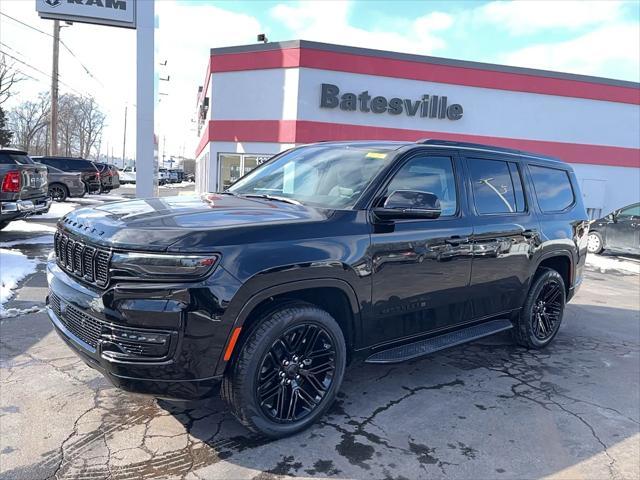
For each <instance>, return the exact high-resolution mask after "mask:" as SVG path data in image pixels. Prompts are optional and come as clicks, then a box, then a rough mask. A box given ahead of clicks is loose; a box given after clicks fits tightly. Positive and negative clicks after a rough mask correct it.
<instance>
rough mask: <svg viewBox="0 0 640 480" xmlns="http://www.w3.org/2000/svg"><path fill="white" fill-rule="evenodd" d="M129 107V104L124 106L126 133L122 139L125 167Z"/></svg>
mask: <svg viewBox="0 0 640 480" xmlns="http://www.w3.org/2000/svg"><path fill="white" fill-rule="evenodd" d="M127 107H128V105H125V106H124V135H123V139H122V168H124V156H125V151H126V148H127Z"/></svg>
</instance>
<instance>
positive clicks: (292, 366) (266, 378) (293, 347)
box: [256, 324, 336, 422]
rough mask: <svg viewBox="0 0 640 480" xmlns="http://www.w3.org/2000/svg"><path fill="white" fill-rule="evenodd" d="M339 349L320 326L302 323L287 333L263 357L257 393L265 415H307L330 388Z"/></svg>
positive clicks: (282, 418)
mask: <svg viewBox="0 0 640 480" xmlns="http://www.w3.org/2000/svg"><path fill="white" fill-rule="evenodd" d="M335 357H336V348H335V345H334V344H333V340H332V339H331V336H330V335H329V333H328V332H327V331H326V330H325V329H324V328H322V327H321V326H319V325H314V324H301V325H296V326H295V327H292V328H290V329H289V330H287V331H286V332H284V333H283V334H282V335H281V336H280V337H279V338H278V339H277V340H276V341H275V342H273V344H272V345H271V348H270V349H269V351H268V352H267V354H266V355H265V356H264V358H263V360H262V364H261V366H260V370H259V377H258V382H257V385H256V386H257V392H256V393H257V396H258V400H259V402H260V407H261V408H262V411H263V412H264V414H265V415H266V416H267V417H268V418H270V419H272V420H274V421H276V422H295V421H297V420H300V419H302V418H304V417H306V416H307V415H308V414H309V413H311V412H312V411H313V410H314V409H315V408H316V407H317V406H318V405H319V404H320V402H321V401H322V399H323V398H324V396H325V395H326V394H327V391H328V390H329V388H330V387H331V383H332V381H333V378H334V375H335V370H336V365H335Z"/></svg>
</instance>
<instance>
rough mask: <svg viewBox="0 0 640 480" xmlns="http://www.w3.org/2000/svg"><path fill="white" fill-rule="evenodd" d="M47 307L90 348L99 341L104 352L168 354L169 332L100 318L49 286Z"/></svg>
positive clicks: (133, 355) (113, 354) (151, 356)
mask: <svg viewBox="0 0 640 480" xmlns="http://www.w3.org/2000/svg"><path fill="white" fill-rule="evenodd" d="M49 307H50V308H51V310H53V313H54V314H55V315H56V317H57V318H58V320H59V321H60V322H61V323H62V324H63V325H64V326H65V328H66V329H67V330H68V331H69V332H71V333H72V334H73V335H74V336H75V337H77V338H78V339H80V340H82V341H83V342H84V343H86V344H87V345H89V346H90V347H91V348H93V349H94V350H97V349H98V345H99V344H100V343H101V342H102V346H101V347H100V350H101V352H102V354H103V355H104V356H107V357H113V358H121V359H133V360H145V359H147V360H151V359H161V358H164V357H166V356H167V355H168V354H169V351H170V350H169V347H170V344H171V335H172V334H171V333H170V332H166V331H159V330H146V329H145V330H140V329H133V328H127V327H122V326H119V325H115V324H113V323H109V322H106V321H104V320H100V319H98V318H96V317H93V316H92V315H89V314H88V313H85V312H83V311H82V310H80V309H79V308H77V307H75V306H73V305H71V304H70V303H68V302H66V301H64V300H62V299H61V298H60V297H59V296H58V295H56V294H55V293H53V291H51V290H49ZM173 335H174V336H175V333H174V334H173Z"/></svg>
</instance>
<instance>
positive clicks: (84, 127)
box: [78, 97, 106, 158]
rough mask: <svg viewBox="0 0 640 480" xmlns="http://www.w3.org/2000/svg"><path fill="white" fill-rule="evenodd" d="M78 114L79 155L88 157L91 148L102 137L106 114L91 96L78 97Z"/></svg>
mask: <svg viewBox="0 0 640 480" xmlns="http://www.w3.org/2000/svg"><path fill="white" fill-rule="evenodd" d="M78 114H79V115H78V127H79V135H80V142H79V146H80V156H81V157H83V158H89V156H90V155H91V151H92V149H93V148H94V147H95V146H97V145H98V143H99V140H100V139H101V138H102V130H103V129H104V122H105V118H106V116H105V114H104V113H103V112H102V111H101V110H100V106H99V105H98V103H97V102H96V100H95V99H94V98H93V97H80V102H79V103H78ZM97 153H100V152H97Z"/></svg>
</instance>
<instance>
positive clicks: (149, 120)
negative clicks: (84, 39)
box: [36, 0, 158, 197]
mask: <svg viewBox="0 0 640 480" xmlns="http://www.w3.org/2000/svg"><path fill="white" fill-rule="evenodd" d="M36 11H37V12H38V15H40V17H41V18H46V19H52V20H63V21H70V22H79V23H92V24H96V25H107V26H111V27H124V28H134V29H136V30H137V31H136V53H137V58H136V107H137V111H136V159H135V162H136V196H138V197H154V196H157V195H158V180H157V177H158V175H157V164H156V158H155V155H154V140H153V130H154V107H155V60H154V56H155V49H154V33H155V10H154V0H36ZM123 155H124V153H123ZM122 160H123V161H124V158H123V159H122Z"/></svg>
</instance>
